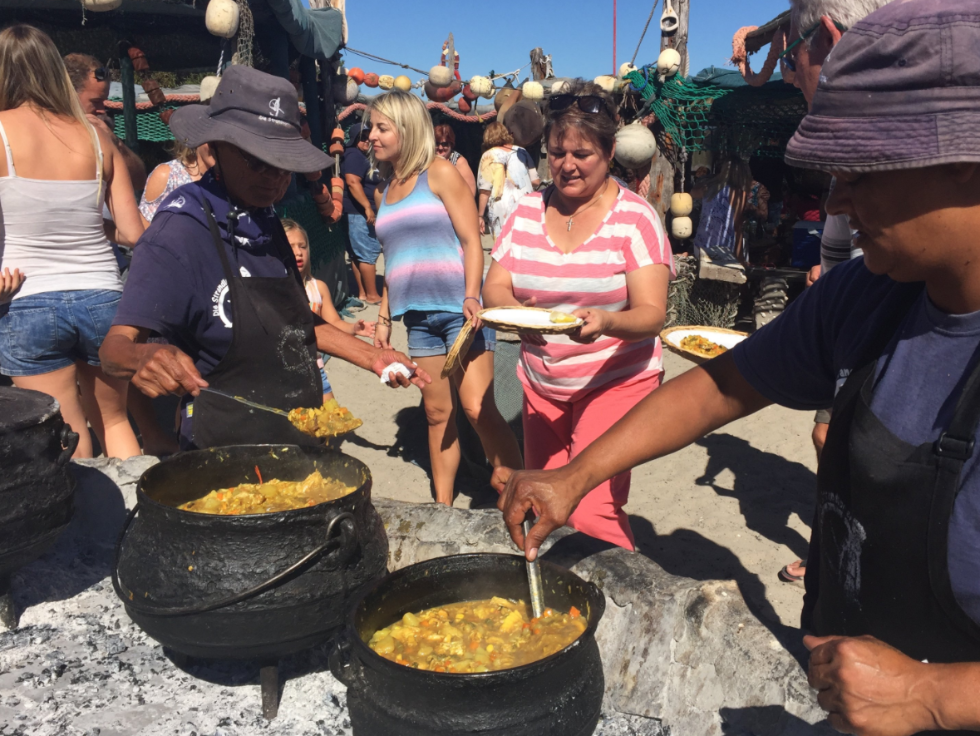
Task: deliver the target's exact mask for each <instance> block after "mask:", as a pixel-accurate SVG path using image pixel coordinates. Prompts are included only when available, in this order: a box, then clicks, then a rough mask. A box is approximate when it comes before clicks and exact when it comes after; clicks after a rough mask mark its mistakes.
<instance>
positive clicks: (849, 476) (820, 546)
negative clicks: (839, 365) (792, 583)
mask: <svg viewBox="0 0 980 736" xmlns="http://www.w3.org/2000/svg"><path fill="white" fill-rule="evenodd" d="M919 293H920V294H921V292H919ZM913 297H915V298H913ZM917 298H918V296H917V295H915V294H910V296H909V299H908V303H907V304H905V305H904V308H903V309H898V310H896V311H895V313H894V314H893V315H892V320H891V324H890V325H888V326H887V327H885V329H883V330H881V331H880V333H879V338H878V341H877V344H876V345H872V346H869V350H868V355H867V356H866V360H864V361H862V362H863V365H861V366H860V367H859V368H858V369H856V370H855V371H854V372H853V373H851V375H850V376H849V377H848V379H847V381H846V382H845V383H844V386H843V388H842V389H841V391H840V393H839V394H838V396H837V398H836V400H835V402H834V412H833V418H832V419H831V423H830V429H829V431H828V434H827V442H826V445H825V446H824V449H823V453H822V455H821V458H820V466H819V471H818V473H817V479H818V483H817V485H818V498H817V511H816V518H815V520H814V527H813V536H812V541H811V544H810V553H809V558H808V560H807V568H806V598H805V600H804V607H803V628H804V629H807V630H809V631H812V632H813V633H814V634H816V635H818V636H830V635H841V636H860V635H863V634H870V635H872V636H875V637H877V638H878V639H880V640H882V641H884V642H886V643H887V644H890V645H891V646H893V647H895V648H896V649H898V650H900V651H901V652H903V653H905V654H906V655H908V656H909V657H912V658H914V659H918V660H928V661H929V662H972V661H980V626H978V625H977V624H976V623H975V622H974V621H973V620H972V619H971V618H970V617H969V616H967V614H966V613H965V612H964V611H963V610H962V609H961V608H960V606H959V604H958V603H957V602H956V599H955V597H954V595H953V590H952V587H951V585H950V579H949V567H948V564H947V555H946V552H947V550H946V542H947V537H948V531H949V521H950V517H951V515H952V510H953V503H954V501H955V499H956V495H957V493H958V492H959V486H960V471H961V470H962V468H963V464H964V462H965V461H966V460H967V458H969V457H970V455H971V453H972V452H973V438H974V435H975V432H976V427H977V420H978V419H980V366H978V367H977V368H976V369H974V371H973V373H972V375H971V376H970V378H969V380H968V381H967V382H966V384H965V386H964V389H963V392H962V395H961V396H960V398H959V402H958V404H957V406H956V409H955V411H954V415H953V419H952V420H951V422H950V424H949V427H947V429H946V431H945V432H944V433H943V434H942V436H941V437H940V439H939V440H938V441H936V442H935V443H927V444H924V445H920V446H918V447H915V446H913V445H909V444H907V443H905V442H903V441H902V440H900V439H899V438H898V437H896V436H895V435H893V434H892V433H891V432H890V431H889V430H888V429H887V428H886V427H885V426H884V425H883V424H882V423H881V422H880V421H879V420H878V418H877V417H875V416H874V414H872V413H871V397H872V391H873V387H874V382H875V373H876V371H875V367H876V365H877V363H878V358H879V357H880V355H881V354H882V352H883V351H884V350H885V348H886V347H887V345H888V343H889V342H890V341H891V339H892V338H893V337H894V336H895V334H896V332H897V330H898V328H899V326H900V325H901V323H902V322H903V321H904V317H905V316H906V314H907V313H908V310H909V308H910V307H911V306H912V304H913V303H914V302H915V301H916V300H917ZM923 380H928V377H927V376H924V377H923ZM964 733H965V732H964Z"/></svg>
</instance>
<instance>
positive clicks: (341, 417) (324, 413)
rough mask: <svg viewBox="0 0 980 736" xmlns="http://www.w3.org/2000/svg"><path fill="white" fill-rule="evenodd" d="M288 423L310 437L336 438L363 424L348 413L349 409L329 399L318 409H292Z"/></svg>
mask: <svg viewBox="0 0 980 736" xmlns="http://www.w3.org/2000/svg"><path fill="white" fill-rule="evenodd" d="M289 421H290V422H291V423H292V425H293V426H294V427H296V429H298V430H299V431H300V432H302V433H304V434H308V435H310V436H311V437H336V436H337V435H341V434H345V433H347V432H352V431H353V430H355V429H357V428H358V427H360V426H361V425H362V424H364V422H362V421H361V420H360V419H357V418H355V417H354V415H353V414H351V413H350V409H346V408H344V407H342V406H341V405H340V404H338V403H337V400H336V399H330V401H328V402H326V403H325V404H324V405H323V406H321V407H320V408H319V409H306V408H303V407H300V408H299V409H293V410H292V411H291V412H289Z"/></svg>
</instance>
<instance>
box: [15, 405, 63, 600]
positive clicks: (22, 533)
mask: <svg viewBox="0 0 980 736" xmlns="http://www.w3.org/2000/svg"><path fill="white" fill-rule="evenodd" d="M77 446H78V435H77V434H75V433H74V432H72V431H71V428H70V427H69V426H68V425H67V424H65V422H64V420H63V419H62V418H61V409H60V407H59V406H58V402H57V401H55V400H54V399H53V398H51V397H50V396H48V395H47V394H42V393H40V392H38V391H26V390H24V389H19V388H10V387H0V593H2V592H4V590H3V588H4V587H5V585H6V580H7V578H8V576H9V575H10V573H11V572H13V571H14V570H16V569H17V568H19V567H23V566H24V565H26V564H27V563H29V562H31V561H33V560H35V559H36V558H38V557H40V556H41V555H42V554H43V553H44V552H45V551H46V550H47V549H48V548H49V547H50V546H51V545H52V544H54V542H55V540H56V539H57V538H58V535H59V534H61V532H62V531H64V529H65V527H66V526H68V523H69V522H70V521H71V517H72V511H73V508H74V507H73V498H74V493H75V483H74V480H73V479H72V477H71V473H70V472H69V471H68V467H67V466H68V461H69V460H71V455H72V453H73V452H74V451H75V448H76V447H77Z"/></svg>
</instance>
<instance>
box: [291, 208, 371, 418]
mask: <svg viewBox="0 0 980 736" xmlns="http://www.w3.org/2000/svg"><path fill="white" fill-rule="evenodd" d="M282 227H283V229H284V230H285V231H286V238H287V239H288V240H289V245H290V247H291V248H292V249H293V256H294V257H295V258H296V266H297V267H298V268H299V273H300V275H301V276H302V277H303V284H304V285H305V286H306V295H307V296H308V297H309V299H310V309H312V310H313V313H314V314H316V315H317V316H319V317H320V318H322V319H323V321H324V322H327V323H328V324H331V325H333V326H334V327H336V328H337V329H338V330H343V331H344V332H346V333H348V334H350V335H360V336H362V337H372V338H373V337H374V327H375V323H374V322H365V321H364V320H363V319H359V320H357V322H353V323H351V322H344V320H343V319H342V318H341V316H340V314H338V313H337V309H336V308H335V307H334V305H333V297H331V296H330V290H329V289H327V285H326V284H325V283H323V282H322V281H320V280H318V279H315V278H313V275H312V268H311V266H310V238H309V236H308V235H307V234H306V230H305V229H304V228H303V226H302V225H300V224H299V223H298V222H296V221H295V220H283V221H282ZM324 359H327V360H329V356H326V355H320V357H319V358H317V361H316V364H317V365H318V366H319V367H320V378H321V379H322V381H323V401H324V403H326V402H327V401H329V400H330V399H332V398H334V395H333V389H332V388H331V387H330V381H329V380H328V379H327V371H326V369H325V368H324V365H323V361H324Z"/></svg>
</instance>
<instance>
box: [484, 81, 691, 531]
mask: <svg viewBox="0 0 980 736" xmlns="http://www.w3.org/2000/svg"><path fill="white" fill-rule="evenodd" d="M549 109H550V112H549V124H548V129H547V130H546V140H547V144H548V163H549V166H550V168H551V176H552V178H553V179H554V184H553V185H552V186H550V187H548V189H546V190H545V191H544V192H539V193H535V194H528V195H526V196H525V197H524V198H523V199H522V200H521V201H520V202H519V204H518V206H517V210H516V211H515V212H514V214H513V215H512V216H511V218H510V219H509V220H508V222H507V223H506V225H505V226H504V229H503V231H502V232H501V234H500V237H499V238H498V239H497V243H496V245H495V247H494V250H493V263H492V264H491V266H490V272H489V273H488V274H487V278H486V281H485V283H484V286H483V301H484V304H485V305H486V306H487V307H496V306H505V305H515V304H522V303H523V304H527V305H536V306H539V307H545V308H547V309H557V310H560V311H564V312H571V313H573V314H574V315H576V316H578V317H581V318H582V319H583V320H585V325H584V326H583V327H582V328H581V329H580V330H579V331H578V332H577V333H576V334H573V335H570V336H553V337H552V336H549V337H536V338H527V337H525V338H524V341H523V344H522V346H521V358H520V362H519V364H518V367H517V374H518V377H519V378H520V380H521V383H522V384H523V386H524V438H525V439H524V456H525V457H524V461H525V465H526V467H528V468H534V469H538V468H541V469H547V468H552V467H561V466H563V465H565V464H567V463H568V462H569V460H571V459H572V458H573V457H575V456H576V455H577V454H578V453H580V452H581V451H582V450H583V449H584V448H585V447H587V446H588V445H589V444H590V443H591V442H592V441H593V440H594V439H596V438H597V437H599V435H601V434H602V433H603V432H605V431H606V430H607V429H609V428H610V427H611V426H612V425H613V424H615V423H616V422H617V421H619V419H621V418H622V417H623V416H624V415H625V414H626V413H627V412H628V411H629V410H630V409H631V408H633V406H635V405H636V404H637V403H638V402H639V401H640V399H642V398H643V397H644V396H646V395H647V394H648V393H650V391H653V390H654V389H656V388H657V387H658V386H659V385H660V381H661V378H662V377H663V360H662V355H661V345H660V339H659V338H658V337H657V335H658V334H659V333H660V330H661V328H662V327H663V324H664V319H665V317H666V308H667V283H668V282H669V280H670V278H671V276H672V275H673V260H672V258H671V251H670V244H669V242H668V240H667V236H666V234H665V233H664V229H663V226H662V224H661V222H660V219H659V218H658V217H657V214H656V212H654V210H653V208H652V207H650V205H649V204H647V202H646V201H645V200H643V199H642V198H641V197H639V196H637V195H636V194H633V193H632V192H630V191H629V190H627V189H623V188H622V187H620V186H619V185H618V184H617V183H616V181H615V180H614V179H612V178H611V177H610V176H609V164H610V162H611V161H612V158H613V154H614V152H615V146H616V143H615V136H616V128H617V120H616V113H615V108H614V106H613V104H612V102H611V101H610V100H609V98H608V96H606V95H605V93H604V92H603V91H602V90H601V88H599V87H598V86H597V85H595V84H593V83H591V82H582V81H579V82H577V83H576V84H575V85H574V86H573V88H572V89H571V91H570V92H569V93H568V94H561V95H555V96H553V97H552V98H551V99H550V101H549ZM629 484H630V476H629V473H624V474H622V475H619V476H616V477H615V478H613V479H612V480H610V481H607V482H606V483H603V484H602V485H600V486H598V487H597V488H595V489H594V490H593V491H592V492H591V493H589V495H588V496H586V498H585V499H584V500H583V501H582V503H581V504H579V507H578V508H577V509H576V511H575V513H574V514H572V517H571V519H570V520H569V523H570V525H571V526H573V527H574V528H575V529H578V530H579V531H582V532H585V533H586V534H589V535H590V536H593V537H597V538H599V539H603V540H606V541H609V542H612V543H613V544H617V545H619V546H621V547H626V548H628V549H633V548H634V544H633V533H632V531H631V530H630V526H629V520H628V518H627V516H626V513H625V512H624V511H623V506H624V505H625V504H626V501H627V499H628V497H629Z"/></svg>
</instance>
